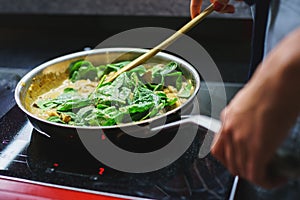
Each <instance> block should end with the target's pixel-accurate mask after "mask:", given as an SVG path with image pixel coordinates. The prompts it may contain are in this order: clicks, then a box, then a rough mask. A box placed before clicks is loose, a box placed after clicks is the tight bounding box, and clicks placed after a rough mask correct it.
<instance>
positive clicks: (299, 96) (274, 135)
mask: <svg viewBox="0 0 300 200" xmlns="http://www.w3.org/2000/svg"><path fill="white" fill-rule="evenodd" d="M299 42H300V29H298V30H297V31H295V32H294V33H292V34H290V35H289V36H288V37H286V39H284V40H283V41H282V42H281V43H280V44H279V45H278V46H277V47H276V48H275V49H274V50H273V51H272V52H271V53H270V54H269V55H268V56H267V58H266V59H265V61H264V62H263V63H261V64H260V66H259V68H258V70H257V71H256V73H255V74H254V76H253V78H252V79H251V80H250V82H249V83H248V84H247V85H246V86H245V87H244V89H242V90H241V91H240V92H239V93H238V94H237V95H236V96H235V97H234V99H233V100H232V101H231V102H230V104H229V105H228V106H227V107H226V108H225V110H224V111H223V112H222V114H221V120H222V122H223V127H222V130H221V131H220V133H219V134H218V136H217V137H216V138H215V142H214V145H213V149H212V154H213V155H214V156H215V157H216V158H217V159H218V160H219V161H220V162H222V163H223V164H224V165H225V166H226V167H227V168H228V170H229V171H230V172H231V173H232V174H234V175H239V176H241V177H243V178H246V179H247V180H249V181H250V182H253V183H255V184H258V185H261V186H263V187H266V188H270V187H274V186H277V185H278V184H280V183H281V182H282V181H283V179H281V178H278V179H276V180H274V179H273V180H271V179H270V178H271V177H268V174H267V166H268V164H269V162H270V161H271V159H272V157H273V156H274V153H275V151H276V149H277V148H278V147H279V145H280V144H281V143H282V141H283V139H284V138H285V137H286V135H287V134H288V132H289V130H290V128H291V126H292V125H293V123H294V122H295V121H296V118H297V116H298V115H299V113H300V104H299V102H300V79H299V77H300V47H299Z"/></svg>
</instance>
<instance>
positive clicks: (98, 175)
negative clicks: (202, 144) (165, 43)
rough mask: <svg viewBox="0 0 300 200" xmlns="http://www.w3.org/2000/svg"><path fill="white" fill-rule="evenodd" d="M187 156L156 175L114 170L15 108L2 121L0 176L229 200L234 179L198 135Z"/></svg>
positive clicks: (104, 189)
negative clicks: (200, 152)
mask: <svg viewBox="0 0 300 200" xmlns="http://www.w3.org/2000/svg"><path fill="white" fill-rule="evenodd" d="M198 132H199V133H198V135H197V136H196V138H195V141H194V142H193V144H192V145H191V146H190V147H189V149H188V150H187V152H186V153H184V154H183V156H181V158H179V159H178V160H176V161H175V162H174V163H172V164H170V165H169V166H167V167H165V168H163V169H161V170H158V171H155V172H151V173H141V174H133V173H124V172H119V171H117V170H114V169H111V168H109V167H107V166H105V165H103V164H102V163H100V162H99V161H97V160H96V159H94V157H92V156H91V155H90V154H89V153H88V151H87V150H85V149H84V148H78V147H76V148H75V147H69V148H66V147H65V146H60V145H59V144H56V143H55V142H54V141H52V140H51V139H49V138H47V137H45V136H44V135H42V134H40V133H39V132H37V131H36V130H34V129H33V128H32V125H31V124H30V122H29V121H28V120H27V118H26V116H25V114H24V113H23V112H22V111H21V110H20V109H19V108H18V107H17V106H14V107H13V108H12V109H11V110H10V111H9V112H8V113H6V114H5V115H4V116H3V117H2V118H1V120H0V133H1V134H0V142H1V144H0V151H1V154H0V168H1V171H0V174H1V175H2V176H6V177H14V178H19V179H24V180H27V181H28V180H29V181H34V182H35V183H47V184H53V185H56V186H67V187H72V188H80V189H87V190H92V191H101V192H108V193H113V194H123V195H129V196H132V197H143V198H154V199H176V198H178V199H200V198H201V199H228V198H229V196H230V194H231V191H232V186H233V183H234V177H232V176H231V175H230V174H229V173H228V171H227V170H226V169H225V168H224V167H223V166H222V165H221V164H220V163H218V162H217V161H216V160H214V158H213V157H211V156H210V155H208V156H206V157H205V158H202V159H200V158H198V157H196V156H193V155H196V154H195V153H197V148H199V145H198V142H199V139H201V138H202V136H201V134H203V133H201V130H199V131H198Z"/></svg>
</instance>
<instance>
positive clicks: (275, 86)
mask: <svg viewBox="0 0 300 200" xmlns="http://www.w3.org/2000/svg"><path fill="white" fill-rule="evenodd" d="M299 44H300V28H299V29H297V30H296V31H294V32H292V33H291V34H290V35H288V36H287V37H286V38H285V39H284V40H283V41H282V42H280V43H279V44H278V46H277V47H275V49H274V50H273V51H271V52H270V54H269V55H268V56H267V57H266V59H265V60H264V62H263V63H261V65H260V66H259V68H258V70H257V72H256V73H255V75H254V76H253V79H252V80H251V81H250V82H252V83H253V84H257V85H259V86H260V87H262V86H264V85H265V84H267V85H269V86H267V88H269V89H270V90H271V91H266V92H267V94H270V95H271V96H272V98H273V101H274V103H278V106H282V107H284V108H286V109H287V110H286V112H287V113H291V114H292V113H293V115H297V114H299V112H300V45H299ZM254 82H255V83H254Z"/></svg>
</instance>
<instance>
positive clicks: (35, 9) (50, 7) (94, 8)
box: [0, 0, 251, 19]
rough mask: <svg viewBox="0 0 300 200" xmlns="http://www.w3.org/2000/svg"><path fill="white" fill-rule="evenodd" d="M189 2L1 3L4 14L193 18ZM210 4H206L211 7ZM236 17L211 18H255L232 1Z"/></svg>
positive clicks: (59, 0) (27, 0) (22, 0)
mask: <svg viewBox="0 0 300 200" xmlns="http://www.w3.org/2000/svg"><path fill="white" fill-rule="evenodd" d="M189 2H190V1H189V0H168V1H161V0H84V1H78V0H67V1H65V0H51V1H49V0H0V14H67V15H73V14H76V15H78V14H79V15H127V16H136V15H138V16H189ZM208 3H209V1H208V0H207V1H205V2H204V6H207V5H208ZM232 3H233V4H234V5H235V7H236V13H235V14H218V13H213V14H212V15H211V17H222V18H223V17H229V18H248V19H249V18H251V13H250V9H249V6H247V5H246V4H245V3H243V2H236V1H232Z"/></svg>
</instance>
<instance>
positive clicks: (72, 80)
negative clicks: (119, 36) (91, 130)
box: [32, 60, 194, 126]
mask: <svg viewBox="0 0 300 200" xmlns="http://www.w3.org/2000/svg"><path fill="white" fill-rule="evenodd" d="M129 62H130V61H124V62H119V63H114V64H107V65H100V66H94V65H93V64H92V63H91V62H89V61H86V60H77V61H75V62H72V63H71V64H70V66H69V70H68V73H69V78H68V79H67V80H65V81H64V82H63V83H62V84H61V85H60V86H59V87H56V88H53V89H51V90H50V91H48V92H46V93H45V94H42V95H40V96H39V97H38V98H37V100H36V101H35V102H34V103H33V105H32V106H33V107H34V108H35V110H36V112H35V114H36V115H38V116H39V117H41V118H43V119H47V120H49V121H52V122H57V123H63V124H70V125H77V126H112V125H116V124H122V123H129V122H132V121H141V120H145V119H148V118H151V117H155V116H159V115H162V114H164V113H166V112H168V111H170V110H172V109H174V108H176V107H178V106H180V105H181V104H182V103H184V102H185V101H186V100H187V99H188V98H189V97H190V95H191V94H192V93H193V90H194V88H193V85H192V83H191V81H190V80H185V78H184V76H183V74H182V72H181V71H180V69H179V66H178V64H177V63H176V62H169V63H168V64H157V63H147V64H144V65H140V66H138V67H136V68H134V69H132V70H130V71H128V72H124V73H122V74H121V75H120V76H119V77H117V78H116V79H115V80H114V81H113V82H111V83H106V82H105V80H106V78H108V77H110V76H112V75H113V74H114V73H115V72H116V71H117V70H119V69H120V68H122V67H123V66H125V65H126V64H127V63H129Z"/></svg>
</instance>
